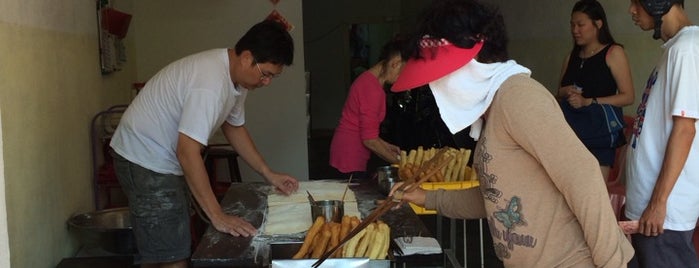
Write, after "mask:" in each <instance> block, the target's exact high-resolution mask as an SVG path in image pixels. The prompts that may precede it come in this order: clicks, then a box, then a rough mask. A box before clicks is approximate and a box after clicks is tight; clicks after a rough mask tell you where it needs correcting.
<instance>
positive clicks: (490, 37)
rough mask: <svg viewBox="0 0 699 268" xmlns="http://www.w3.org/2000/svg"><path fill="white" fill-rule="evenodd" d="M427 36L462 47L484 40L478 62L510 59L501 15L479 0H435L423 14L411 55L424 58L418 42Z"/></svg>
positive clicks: (409, 48)
mask: <svg viewBox="0 0 699 268" xmlns="http://www.w3.org/2000/svg"><path fill="white" fill-rule="evenodd" d="M424 35H429V36H431V37H432V38H435V39H441V38H444V39H446V40H448V41H449V42H451V43H452V44H454V45H455V46H457V47H461V48H472V47H473V46H474V45H475V44H476V42H477V41H479V40H484V41H485V42H484V44H483V48H482V49H481V51H480V52H479V53H478V56H477V58H478V61H480V62H483V63H492V62H504V61H507V60H508V59H509V57H508V55H507V34H506V32H505V22H504V19H503V18H502V14H500V11H499V10H498V9H497V8H495V7H494V6H490V5H486V4H485V3H481V2H479V1H476V0H434V2H432V5H430V7H428V8H427V9H426V10H425V12H424V13H423V14H422V17H421V19H420V22H419V23H418V26H417V30H416V32H415V33H414V35H413V36H412V41H411V42H409V47H408V48H407V49H408V50H409V52H410V55H411V57H416V58H420V57H421V55H420V49H419V47H418V44H419V39H421V38H422V37H423V36H424Z"/></svg>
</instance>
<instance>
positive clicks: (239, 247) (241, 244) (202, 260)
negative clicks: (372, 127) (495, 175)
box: [191, 183, 444, 267]
mask: <svg viewBox="0 0 699 268" xmlns="http://www.w3.org/2000/svg"><path fill="white" fill-rule="evenodd" d="M353 184H354V183H353ZM350 189H351V190H352V191H354V194H355V196H356V198H357V206H358V208H359V212H360V213H361V214H362V217H366V216H367V215H369V213H371V211H372V210H373V209H374V208H376V205H375V201H376V200H383V199H384V198H385V196H383V195H381V194H380V193H379V192H378V191H377V190H376V189H377V187H376V185H374V184H372V183H360V184H355V185H351V186H350ZM270 191H271V186H269V185H267V184H264V183H234V184H233V185H231V187H230V189H229V190H228V192H227V193H226V195H225V196H224V198H223V200H222V201H221V206H222V207H223V209H224V211H225V212H226V213H230V214H235V215H239V216H240V217H242V218H244V219H245V220H247V221H249V222H250V223H251V224H252V225H253V226H255V227H256V228H260V227H261V226H262V223H263V220H264V217H265V213H266V209H267V193H268V192H270ZM381 220H382V221H384V222H386V223H387V224H388V225H389V226H390V227H391V237H401V236H432V234H431V233H430V231H429V230H428V229H427V227H426V226H425V225H424V223H423V222H422V221H421V220H420V218H419V217H418V216H417V215H416V214H415V213H414V212H413V210H412V209H411V208H410V207H409V206H408V205H405V206H403V207H401V208H399V209H397V210H392V211H390V212H388V213H386V214H384V215H383V216H382V217H381ZM303 236H304V234H303V233H301V234H293V235H274V236H262V235H258V236H256V237H254V238H253V237H247V238H246V237H234V236H231V235H229V234H223V233H220V232H218V231H216V230H215V229H214V228H213V227H211V226H209V227H208V228H207V230H206V232H205V233H204V235H203V236H202V238H201V240H200V242H199V245H198V246H197V248H196V249H195V251H194V252H193V254H192V258H191V263H192V266H193V267H222V266H225V267H268V266H269V265H270V263H271V260H269V248H270V246H269V245H270V244H272V243H279V242H301V241H303ZM405 263H411V264H413V263H421V264H428V265H436V266H437V267H442V266H443V264H444V256H443V254H435V255H415V256H404V257H397V258H396V260H395V262H394V264H399V265H401V264H402V265H403V266H405ZM435 263H437V264H435Z"/></svg>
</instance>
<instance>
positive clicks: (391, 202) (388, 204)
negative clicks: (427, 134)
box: [311, 148, 452, 268]
mask: <svg viewBox="0 0 699 268" xmlns="http://www.w3.org/2000/svg"><path fill="white" fill-rule="evenodd" d="M446 151H447V149H445V148H442V149H440V150H439V151H438V152H437V153H436V154H435V155H434V157H432V159H430V160H429V161H427V162H426V163H425V164H423V165H422V166H421V167H420V168H419V169H418V171H417V172H415V174H413V176H412V177H411V178H409V179H408V180H406V181H405V183H404V184H402V185H401V186H400V187H398V189H396V190H395V191H394V192H393V195H391V196H389V197H387V198H386V200H385V201H384V202H383V203H382V204H381V205H379V206H378V207H377V208H376V209H375V210H374V211H372V212H371V214H369V216H367V217H366V218H365V219H364V220H363V221H362V222H361V223H360V224H359V225H357V227H356V228H354V229H352V231H350V232H349V233H348V234H347V236H345V238H343V239H342V240H340V243H338V244H337V245H336V246H335V247H334V248H332V249H330V250H328V251H326V252H325V254H323V255H322V256H321V257H320V258H319V259H318V261H316V262H315V263H313V265H311V267H313V268H317V267H318V266H320V265H321V264H322V263H323V262H324V261H325V260H326V259H328V258H329V257H330V256H332V255H333V254H334V253H335V251H337V250H338V249H339V248H340V247H342V246H343V245H344V244H345V243H347V241H349V240H350V239H352V237H354V236H355V235H357V234H358V233H359V232H360V231H362V230H363V229H364V228H366V227H367V226H368V225H369V224H371V223H372V222H374V221H375V220H377V219H378V218H379V217H380V216H381V215H383V214H384V213H386V212H387V211H389V210H390V209H391V208H392V207H396V206H399V205H402V204H403V203H405V201H404V200H402V198H403V193H404V192H411V191H413V190H415V189H416V188H417V187H420V184H422V183H423V182H425V181H426V180H427V179H428V178H429V177H432V176H433V175H435V174H437V172H440V171H439V170H440V169H442V167H444V166H446V165H447V164H448V163H449V161H451V158H452V156H446V158H444V159H442V155H443V154H444V153H445V152H446ZM435 163H436V164H435ZM427 168H431V169H430V172H429V173H427V174H425V175H424V176H422V177H420V174H421V173H423V172H424V171H425V169H427ZM415 179H418V180H417V181H415ZM406 188H407V190H406Z"/></svg>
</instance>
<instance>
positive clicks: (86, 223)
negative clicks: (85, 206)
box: [68, 207, 137, 255]
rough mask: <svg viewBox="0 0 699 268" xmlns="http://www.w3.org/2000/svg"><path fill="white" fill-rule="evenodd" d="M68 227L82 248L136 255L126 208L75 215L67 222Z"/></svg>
mask: <svg viewBox="0 0 699 268" xmlns="http://www.w3.org/2000/svg"><path fill="white" fill-rule="evenodd" d="M68 226H69V228H70V229H71V230H72V231H74V232H75V233H76V235H77V236H78V240H79V241H80V242H81V243H82V244H83V246H84V247H87V248H102V249H104V250H106V251H109V252H112V253H116V254H127V255H131V254H135V253H137V250H136V240H135V238H134V235H133V230H132V229H131V220H130V217H129V208H128V207H122V208H113V209H105V210H98V211H94V212H90V213H85V214H79V215H75V216H73V217H71V218H70V220H68Z"/></svg>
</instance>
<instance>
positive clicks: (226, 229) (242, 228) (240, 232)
mask: <svg viewBox="0 0 699 268" xmlns="http://www.w3.org/2000/svg"><path fill="white" fill-rule="evenodd" d="M211 225H213V226H214V228H216V230H217V231H219V232H222V233H227V234H230V235H232V236H243V237H249V236H251V235H255V234H256V233H257V229H255V227H253V226H252V224H250V223H249V222H247V221H245V220H244V219H242V218H240V217H237V216H233V215H227V214H225V213H222V214H221V215H219V216H217V218H216V219H211Z"/></svg>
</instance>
